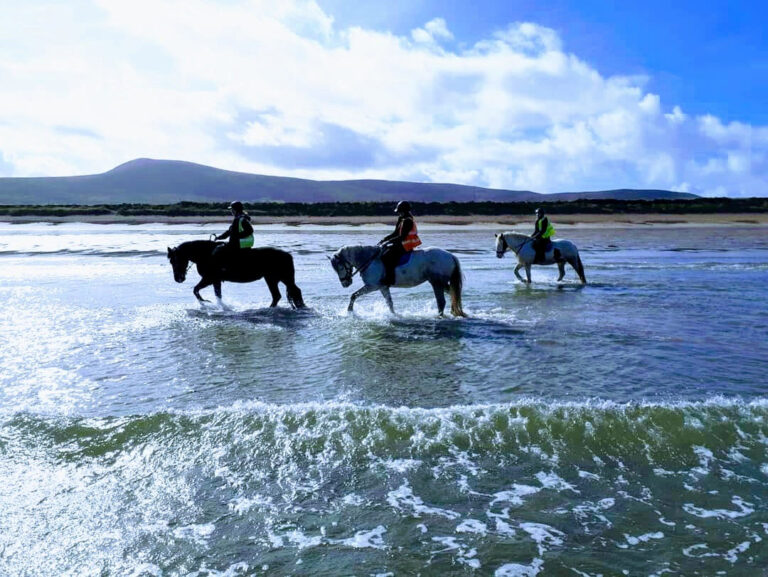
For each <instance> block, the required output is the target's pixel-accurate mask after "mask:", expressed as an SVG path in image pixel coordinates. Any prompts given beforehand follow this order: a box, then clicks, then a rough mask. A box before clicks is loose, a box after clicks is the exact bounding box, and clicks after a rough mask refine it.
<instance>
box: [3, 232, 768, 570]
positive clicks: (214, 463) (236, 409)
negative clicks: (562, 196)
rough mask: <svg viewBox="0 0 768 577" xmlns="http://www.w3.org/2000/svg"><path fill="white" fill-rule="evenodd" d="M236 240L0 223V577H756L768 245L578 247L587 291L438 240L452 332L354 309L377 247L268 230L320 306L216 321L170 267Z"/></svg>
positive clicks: (431, 235)
mask: <svg viewBox="0 0 768 577" xmlns="http://www.w3.org/2000/svg"><path fill="white" fill-rule="evenodd" d="M225 226H226V225H221V226H218V227H217V226H212V225H204V226H203V225H200V226H197V225H160V224H157V225H85V224H59V225H51V224H24V225H20V224H13V225H12V224H0V303H2V304H1V305H0V479H1V480H2V482H0V574H1V575H135V576H140V575H147V576H149V575H200V576H202V575H233V576H234V575H359V576H369V575H378V576H383V575H497V576H526V575H527V576H533V575H592V576H597V575H604V576H607V575H717V574H722V575H761V574H764V573H761V571H762V572H764V571H765V567H766V565H768V400H766V399H767V397H766V391H767V390H768V384H767V383H766V378H767V377H768V338H767V337H768V306H766V296H768V228H765V227H749V225H747V224H745V225H744V227H693V226H662V227H654V226H645V227H644V226H634V227H627V228H615V227H614V228H612V227H602V228H596V227H593V228H590V227H558V233H559V235H561V236H563V237H567V238H569V239H570V240H572V241H573V242H574V243H576V245H577V246H578V247H579V249H580V252H581V258H582V261H583V262H584V267H585V270H586V275H587V279H588V280H589V284H588V285H587V286H585V287H583V286H581V284H580V283H579V282H578V278H577V276H576V274H575V273H574V271H572V270H570V269H568V271H567V274H566V278H565V281H564V282H563V283H557V282H556V277H557V270H556V269H555V268H553V267H534V270H533V281H534V282H533V284H532V285H531V286H526V285H523V284H522V283H520V282H518V281H517V280H516V279H515V277H514V275H513V272H512V269H513V267H514V264H515V259H514V258H513V255H509V254H508V255H507V256H506V257H505V258H504V259H497V258H496V255H495V252H494V236H493V233H494V232H497V231H500V230H502V227H498V226H490V225H476V226H440V225H432V226H430V225H422V226H421V227H420V234H421V236H422V239H423V241H424V243H425V245H427V246H439V247H441V248H445V249H447V250H449V251H451V252H454V253H455V254H456V255H457V256H458V257H459V259H460V261H461V265H462V269H463V273H464V277H465V279H464V293H463V304H464V309H465V311H466V312H467V313H468V314H469V318H467V319H453V318H445V319H440V318H437V314H436V313H437V309H436V305H435V301H434V296H433V293H432V290H431V288H430V287H429V285H424V286H422V287H418V288H415V289H407V290H406V289H403V290H399V289H394V290H393V291H392V292H393V298H394V303H395V308H396V311H397V315H395V316H393V315H391V314H390V313H389V311H388V309H387V307H386V304H385V303H384V300H383V298H382V297H381V296H380V295H379V294H377V293H375V294H371V295H367V296H364V297H361V298H360V299H359V300H358V301H357V303H356V305H355V313H354V314H348V313H347V312H346V307H347V302H348V299H349V295H350V293H351V292H352V291H353V290H355V288H357V287H358V286H359V282H360V281H359V280H356V282H355V284H354V285H353V287H350V288H348V289H345V288H343V287H341V285H340V283H339V280H338V277H337V276H336V274H335V273H334V272H333V270H332V268H331V267H330V264H329V263H328V260H327V259H326V256H328V255H330V254H332V253H333V252H334V251H335V250H337V249H338V248H340V247H341V246H344V245H348V244H364V243H374V242H375V241H377V240H378V239H379V238H381V237H382V236H384V235H385V234H386V233H388V232H389V231H390V228H391V227H384V226H375V225H370V226H359V227H349V226H299V227H292V226H278V225H276V226H259V227H256V239H257V245H272V246H275V247H280V248H282V249H285V250H287V251H290V252H291V254H292V255H293V257H294V263H295V267H296V281H297V283H298V285H299V286H300V287H301V289H302V291H303V293H304V298H305V300H306V302H307V304H308V306H309V308H308V309H307V310H303V311H292V310H290V309H289V308H288V306H287V303H286V300H287V299H285V298H284V300H283V302H282V303H281V306H280V307H279V308H277V309H269V308H267V306H268V304H269V302H270V300H271V299H270V296H269V291H268V290H267V288H266V285H265V284H264V283H263V281H259V282H257V283H251V284H242V285H237V284H231V283H225V284H224V285H223V293H224V302H225V303H226V304H227V305H228V306H229V308H230V310H220V309H217V308H203V307H200V306H199V305H198V304H197V302H196V300H195V299H194V297H193V295H192V286H193V285H194V283H196V282H197V280H198V276H197V274H196V272H195V270H194V268H193V269H192V270H190V272H189V275H188V278H187V281H186V283H184V284H177V283H175V282H174V280H173V276H172V272H171V267H170V264H169V262H168V260H167V258H166V250H167V247H169V246H176V245H178V244H179V243H181V242H184V241H187V240H194V239H206V238H208V235H209V234H210V233H211V232H221V229H222V227H225ZM519 230H520V229H519ZM281 290H282V291H283V293H285V291H284V289H283V288H282V287H281ZM203 294H204V295H205V296H207V297H208V298H210V299H212V300H213V294H212V289H211V288H208V289H204V291H203Z"/></svg>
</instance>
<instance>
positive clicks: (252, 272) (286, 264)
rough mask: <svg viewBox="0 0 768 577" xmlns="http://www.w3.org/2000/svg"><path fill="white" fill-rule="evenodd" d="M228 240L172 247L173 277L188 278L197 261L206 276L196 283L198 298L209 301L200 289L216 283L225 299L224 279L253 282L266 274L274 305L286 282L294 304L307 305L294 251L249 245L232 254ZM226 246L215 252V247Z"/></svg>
mask: <svg viewBox="0 0 768 577" xmlns="http://www.w3.org/2000/svg"><path fill="white" fill-rule="evenodd" d="M223 244H224V243H220V242H214V241H210V240H193V241H190V242H183V243H181V244H180V245H179V246H177V247H176V248H170V247H168V260H170V261H171V266H172V267H173V278H174V280H175V281H176V282H179V283H181V282H184V280H185V279H186V278H187V271H188V270H189V267H190V266H192V265H191V263H195V264H196V265H197V272H198V273H199V274H200V276H201V277H202V278H201V279H200V282H199V283H197V284H196V285H195V288H194V289H193V290H192V292H194V293H195V296H196V297H197V300H198V301H200V302H208V301H207V300H206V299H204V298H203V297H201V296H200V290H201V289H204V288H205V287H207V286H210V285H213V291H214V292H215V293H216V298H217V299H218V301H219V304H220V305H221V306H222V307H223V303H222V302H221V283H222V281H227V282H253V281H256V280H259V279H260V278H262V277H263V278H264V280H265V281H266V283H267V286H268V287H269V292H270V293H272V304H271V305H269V306H271V307H276V306H277V303H278V301H279V300H280V298H281V297H282V295H281V294H280V289H279V288H278V285H277V283H279V282H282V283H283V284H284V285H285V289H286V293H287V295H288V302H289V303H291V306H292V307H293V308H304V306H305V305H304V299H303V298H302V296H301V290H300V289H299V287H297V286H296V282H295V281H294V269H293V257H292V256H291V255H290V253H287V252H285V251H284V250H279V249H277V248H249V249H240V250H239V251H237V253H236V254H233V255H232V257H231V258H229V255H227V254H226V253H227V252H228V251H227V250H226V248H227V247H224V246H223ZM217 247H222V249H220V250H218V251H216V252H215V253H214V249H216V248H217ZM225 259H226V260H227V263H226V264H227V266H226V268H222V264H223V262H222V261H224V260H225Z"/></svg>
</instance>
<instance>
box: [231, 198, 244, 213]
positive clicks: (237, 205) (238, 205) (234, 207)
mask: <svg viewBox="0 0 768 577" xmlns="http://www.w3.org/2000/svg"><path fill="white" fill-rule="evenodd" d="M229 208H230V209H232V210H234V211H235V212H243V203H242V202H240V201H239V200H236V201H235V202H233V203H231V204H230V205H229Z"/></svg>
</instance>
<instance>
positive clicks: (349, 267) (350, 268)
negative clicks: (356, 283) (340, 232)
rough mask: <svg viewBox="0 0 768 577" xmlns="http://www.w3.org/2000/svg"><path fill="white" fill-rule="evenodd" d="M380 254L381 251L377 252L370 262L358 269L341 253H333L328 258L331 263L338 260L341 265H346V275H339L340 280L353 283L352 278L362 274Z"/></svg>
mask: <svg viewBox="0 0 768 577" xmlns="http://www.w3.org/2000/svg"><path fill="white" fill-rule="evenodd" d="M380 254H381V253H380V252H377V253H375V254H374V255H373V256H372V257H371V258H370V259H368V262H366V263H365V264H364V265H363V266H361V267H360V268H358V269H355V266H354V265H353V264H352V263H351V262H349V261H348V260H347V259H345V258H344V257H343V256H341V255H340V254H338V255H336V254H335V255H333V258H331V257H330V256H329V257H328V260H330V261H331V264H333V263H334V262H338V263H339V264H341V266H343V267H344V277H339V280H340V281H341V282H342V283H345V282H348V283H349V284H352V278H353V277H354V276H355V275H356V274H360V273H361V272H363V271H364V270H365V269H367V268H368V267H369V266H370V264H371V263H372V262H373V261H375V260H376V259H377V258H378V257H379V255H380Z"/></svg>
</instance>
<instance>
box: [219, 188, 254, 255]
mask: <svg viewBox="0 0 768 577" xmlns="http://www.w3.org/2000/svg"><path fill="white" fill-rule="evenodd" d="M229 209H230V210H231V211H232V216H233V217H234V218H233V219H232V224H231V225H229V228H228V229H227V231H226V232H224V233H222V234H220V235H219V236H217V237H216V240H224V239H226V238H228V239H229V242H228V243H227V244H226V245H223V246H218V247H216V248H215V249H214V251H213V254H214V257H216V258H218V259H220V261H223V262H221V265H222V267H223V268H227V267H228V266H230V265H232V264H233V262H236V259H237V254H238V253H239V252H240V251H241V250H243V249H246V248H251V247H252V246H253V226H251V217H250V215H249V214H248V213H247V212H245V210H244V209H243V203H242V202H240V201H239V200H236V201H235V202H233V203H232V204H230V205H229Z"/></svg>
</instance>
